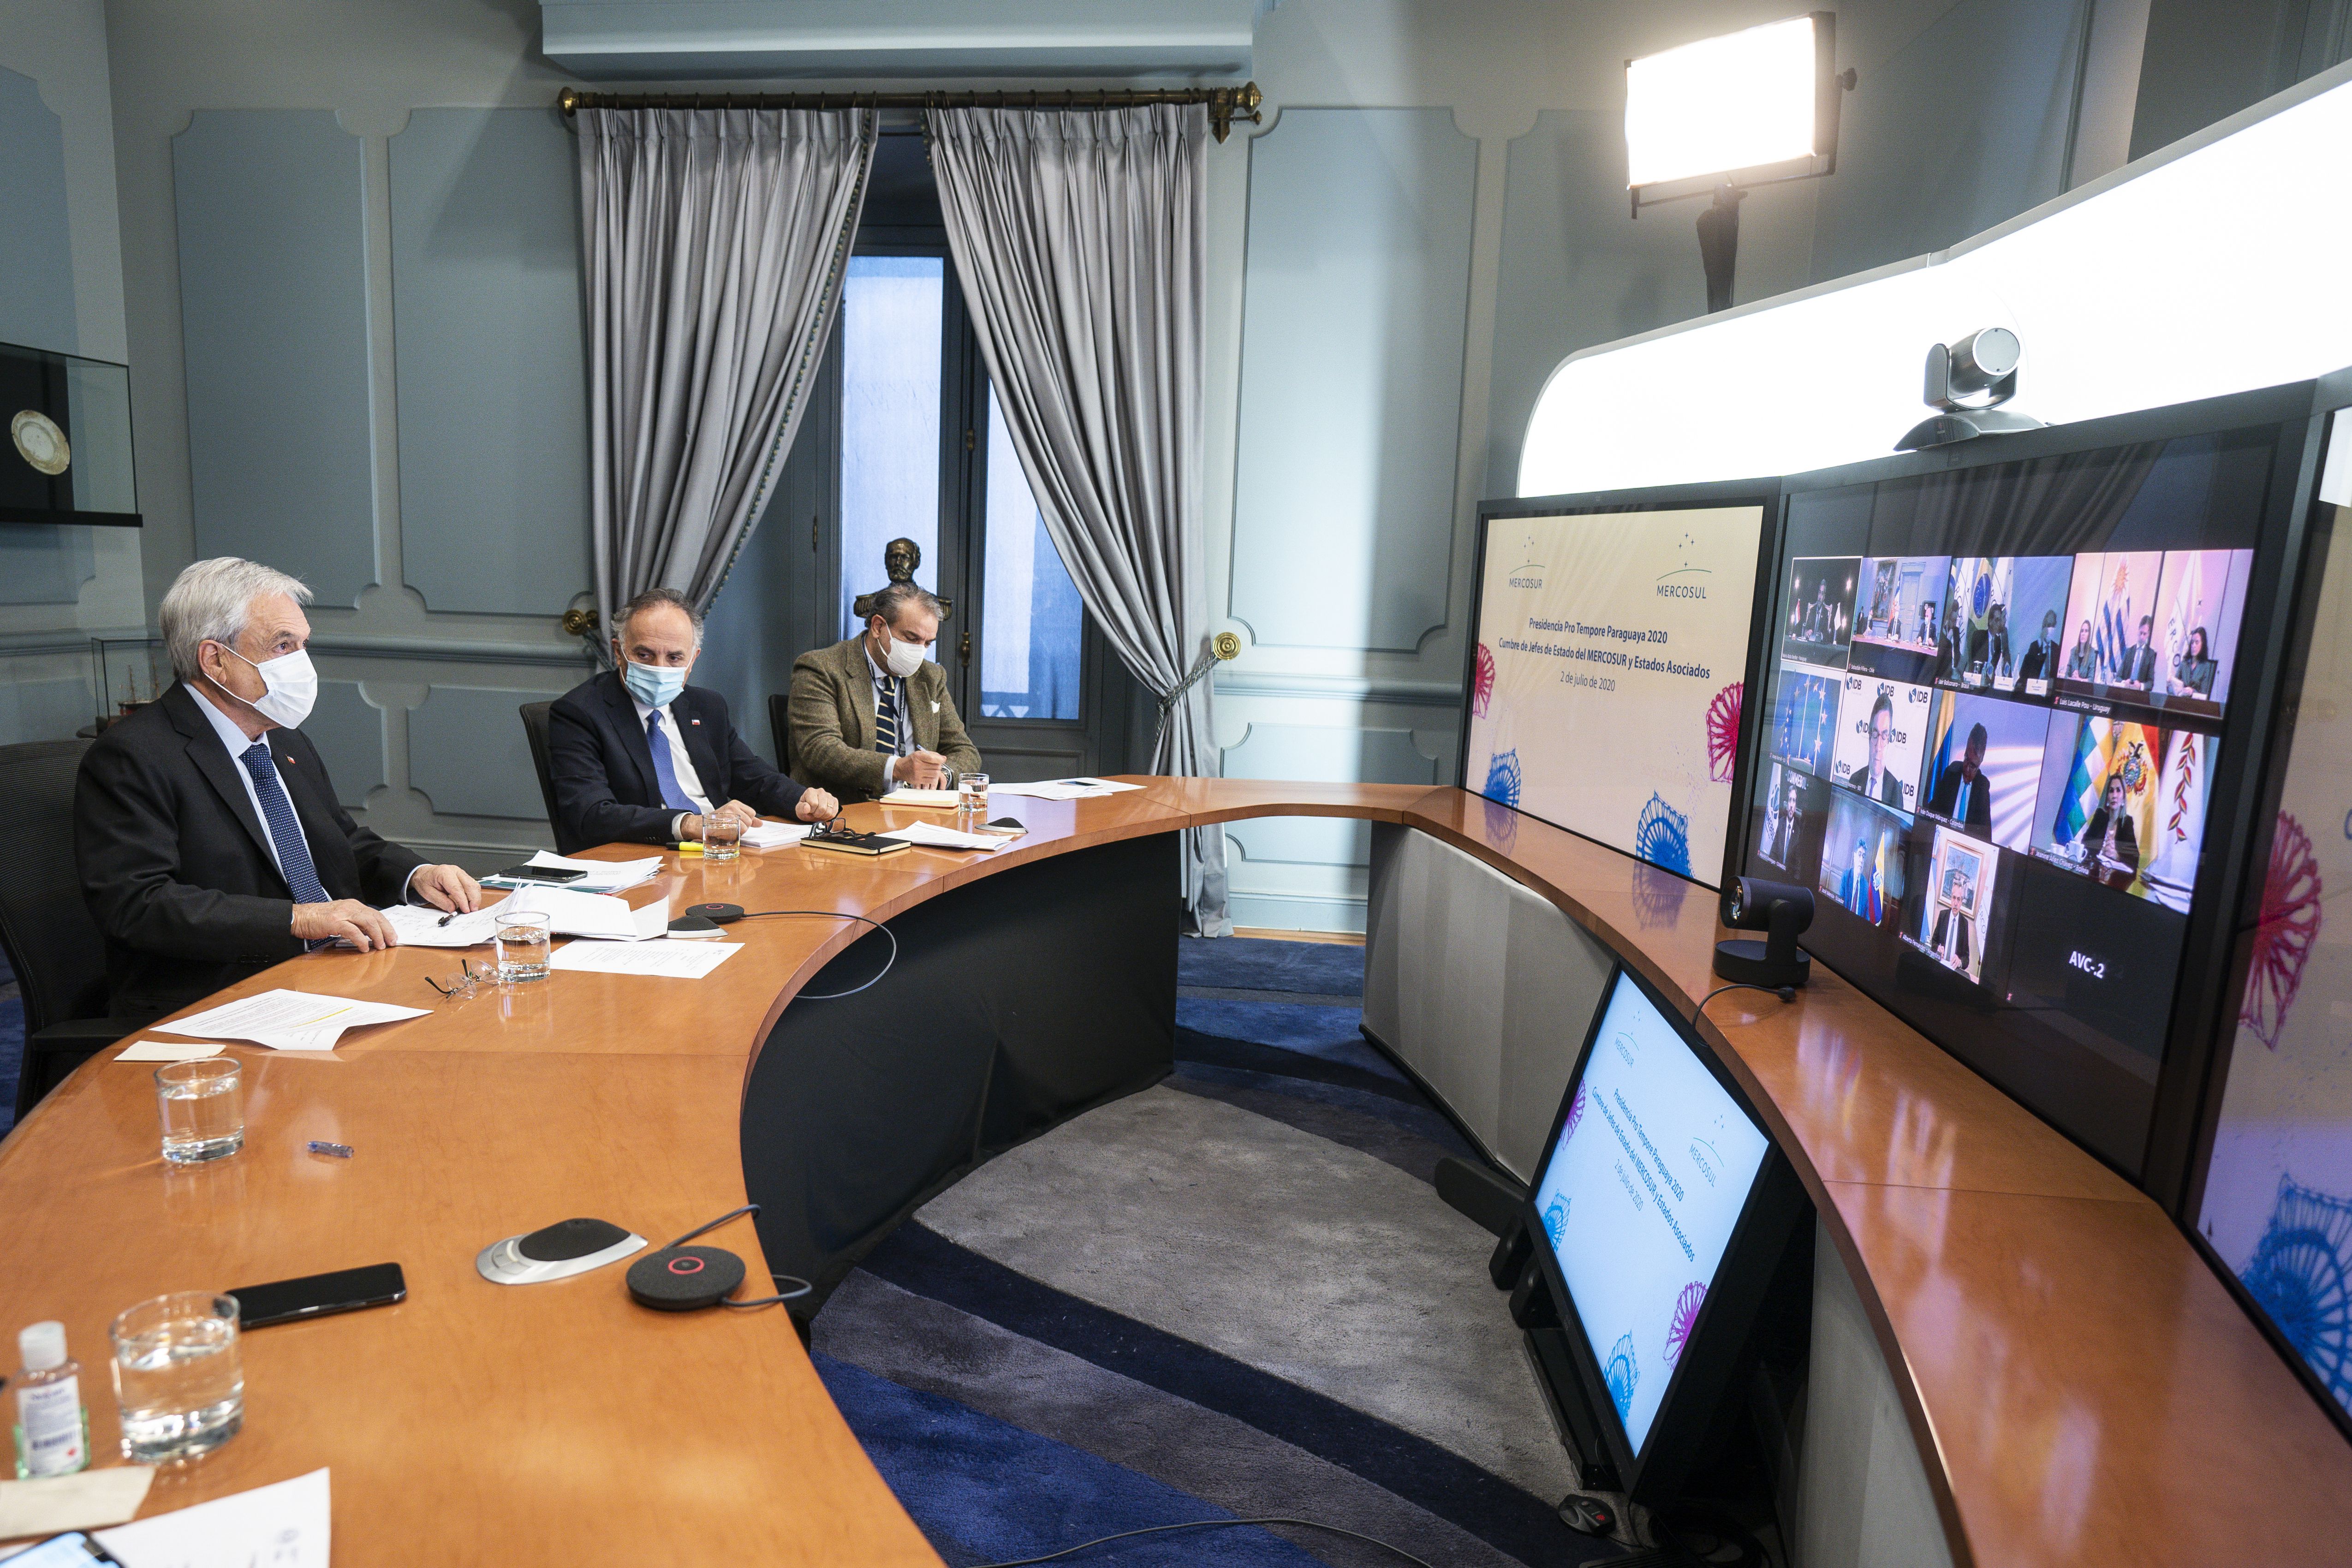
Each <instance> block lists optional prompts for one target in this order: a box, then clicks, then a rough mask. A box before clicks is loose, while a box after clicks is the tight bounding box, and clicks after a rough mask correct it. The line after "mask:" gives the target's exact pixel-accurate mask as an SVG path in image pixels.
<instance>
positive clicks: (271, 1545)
mask: <svg viewBox="0 0 2352 1568" xmlns="http://www.w3.org/2000/svg"><path fill="white" fill-rule="evenodd" d="M333 1531H334V1525H333V1513H332V1509H331V1503H330V1500H329V1497H328V1492H327V1472H326V1471H325V1470H324V1469H316V1470H312V1471H311V1472H310V1474H309V1475H307V1476H298V1477H296V1478H295V1479H292V1480H290V1481H279V1482H278V1484H277V1485H275V1486H268V1487H256V1488H254V1489H252V1490H251V1491H246V1492H233V1493H231V1494H230V1495H229V1496H227V1497H224V1498H215V1499H214V1500H212V1501H210V1502H200V1503H198V1504H196V1505H195V1506H194V1508H184V1509H179V1510H174V1511H173V1512H171V1513H159V1514H157V1515H156V1516H155V1517H154V1518H152V1519H142V1520H140V1521H137V1522H136V1523H132V1524H125V1525H120V1526H117V1527H116V1528H115V1529H112V1530H101V1531H93V1533H94V1534H95V1535H97V1537H98V1543H99V1544H100V1546H103V1547H105V1548H106V1549H107V1550H108V1551H109V1552H112V1553H113V1554H114V1555H115V1556H116V1557H117V1558H118V1559H120V1560H121V1563H122V1565H123V1568H255V1565H257V1564H259V1565H263V1568H327V1549H328V1547H329V1545H330V1544H331V1542H332V1539H333Z"/></svg>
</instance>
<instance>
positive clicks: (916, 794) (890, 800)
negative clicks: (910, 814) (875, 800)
mask: <svg viewBox="0 0 2352 1568" xmlns="http://www.w3.org/2000/svg"><path fill="white" fill-rule="evenodd" d="M956 799H957V795H956V792H955V791H954V790H951V789H908V787H907V786H906V785H904V784H900V785H899V786H898V788H897V789H894V790H892V791H891V792H890V793H889V794H888V795H884V796H883V797H882V804H883V805H929V806H945V805H955V804H956Z"/></svg>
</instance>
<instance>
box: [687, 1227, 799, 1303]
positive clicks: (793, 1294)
mask: <svg viewBox="0 0 2352 1568" xmlns="http://www.w3.org/2000/svg"><path fill="white" fill-rule="evenodd" d="M759 1212H760V1205H758V1204H745V1205H743V1206H742V1207H741V1208H739V1209H730V1210H728V1211H727V1212H726V1213H725V1214H723V1215H719V1217H718V1218H717V1219H714V1220H712V1221H711V1222H710V1223H709V1225H698V1226H695V1227H694V1228H693V1229H692V1230H689V1231H688V1232H687V1233H686V1234H685V1235H684V1236H681V1237H678V1238H677V1240H676V1241H673V1242H671V1243H670V1244H669V1246H668V1247H663V1248H662V1250H663V1251H664V1252H667V1251H669V1250H670V1249H671V1248H672V1247H684V1246H685V1245H686V1244H687V1243H688V1242H689V1241H692V1240H693V1239H694V1238H695V1237H698V1236H701V1235H704V1234H706V1233H708V1232H709V1231H714V1230H717V1229H718V1228H719V1226H722V1225H725V1224H726V1223H727V1222H728V1221H729V1220H730V1219H740V1218H742V1217H743V1216H744V1215H747V1214H750V1215H755V1214H758V1213H759ZM768 1278H769V1279H771V1280H772V1281H773V1282H775V1283H777V1284H782V1282H783V1281H785V1280H787V1279H789V1280H791V1281H792V1282H793V1284H795V1285H797V1286H799V1287H800V1289H797V1290H787V1291H785V1292H784V1293H783V1294H782V1295H780V1296H761V1297H757V1298H755V1299H753V1300H749V1301H734V1300H727V1299H726V1298H724V1297H721V1298H720V1299H719V1305H720V1306H722V1307H736V1308H742V1307H772V1306H774V1305H775V1304H776V1303H777V1302H779V1301H797V1300H800V1299H801V1298H802V1297H803V1296H805V1295H807V1294H808V1293H809V1292H810V1291H811V1290H814V1289H816V1287H815V1286H814V1285H811V1284H810V1283H809V1282H808V1281H807V1280H805V1279H802V1278H800V1276H798V1275H796V1274H776V1273H771V1274H770V1275H769V1276H768Z"/></svg>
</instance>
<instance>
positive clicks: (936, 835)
mask: <svg viewBox="0 0 2352 1568" xmlns="http://www.w3.org/2000/svg"><path fill="white" fill-rule="evenodd" d="M878 837H883V838H903V839H905V840H906V841H907V842H908V843H909V844H920V845H922V846H923V847H926V848H929V849H1002V848H1003V847H1005V846H1006V845H1008V844H1018V843H1019V842H1021V840H1022V839H1024V838H1025V837H1028V835H1026V834H1024V833H961V832H958V831H957V830H956V829H954V828H952V827H941V826H939V825H938V824H937V823H931V822H918V823H915V824H912V825H911V826H906V827H896V828H892V829H891V830H890V831H889V832H887V833H885V834H881V835H878Z"/></svg>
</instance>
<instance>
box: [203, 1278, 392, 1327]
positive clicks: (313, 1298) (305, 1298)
mask: <svg viewBox="0 0 2352 1568" xmlns="http://www.w3.org/2000/svg"><path fill="white" fill-rule="evenodd" d="M229 1294H230V1295H232V1296H234V1297H236V1312H237V1323H238V1326H239V1327H241V1328H246V1329H266V1328H268V1326H269V1325H270V1324H272V1323H290V1322H294V1321H297V1320H299V1319H302V1318H324V1317H328V1316H330V1315H331V1314H333V1313H336V1312H356V1311H358V1310H360V1309H361V1308H362V1307H388V1306H390V1305H392V1304H393V1303H394V1301H404V1300H407V1299H408V1279H407V1277H406V1276H405V1275H404V1274H402V1273H401V1271H400V1265H399V1264H397V1263H372V1264H370V1265H369V1266H368V1267H366V1268H339V1269H337V1270H336V1271H335V1272H333V1273H331V1274H306V1275H304V1276H303V1277H302V1278H301V1279H277V1280H273V1281H271V1282H270V1283H269V1284H267V1285H240V1286H238V1287H237V1288H236V1289H234V1290H232V1291H230V1292H229Z"/></svg>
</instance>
